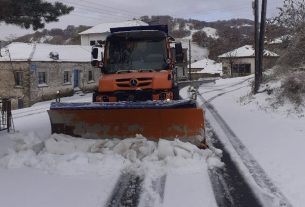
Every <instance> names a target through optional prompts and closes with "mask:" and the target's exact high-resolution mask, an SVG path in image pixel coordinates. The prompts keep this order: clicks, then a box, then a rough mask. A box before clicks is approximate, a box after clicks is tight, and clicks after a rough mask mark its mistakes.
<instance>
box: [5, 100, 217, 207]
mask: <svg viewBox="0 0 305 207" xmlns="http://www.w3.org/2000/svg"><path fill="white" fill-rule="evenodd" d="M91 95H92V94H87V95H86V96H78V95H75V96H73V97H68V98H63V99H62V101H67V102H77V101H82V102H86V101H88V102H89V101H90V100H91ZM49 105H50V101H48V102H42V103H38V104H35V105H34V106H33V107H30V108H26V109H20V110H15V111H13V117H14V123H15V128H16V130H17V131H16V132H15V133H10V134H6V132H1V133H0V183H1V188H0V200H1V205H3V206H7V207H10V206H12V207H15V206H25V207H36V206H37V207H38V206H39V207H40V206H45V207H49V206H50V207H51V206H52V207H53V206H65V207H69V206H71V207H81V206H88V207H90V206H92V207H93V206H94V207H95V206H104V205H105V204H106V203H107V202H108V199H109V198H110V196H111V193H112V191H113V189H114V187H115V185H116V183H117V181H118V179H119V177H120V175H121V174H122V173H124V172H131V173H133V174H136V175H139V176H141V177H142V178H143V179H144V181H143V186H142V192H141V195H140V204H139V206H171V205H174V206H185V204H187V203H189V204H190V205H191V206H196V205H197V204H200V205H202V206H207V207H214V206H215V207H216V206H217V204H216V201H215V198H214V195H213V191H212V187H211V183H210V180H209V176H208V169H209V168H211V167H221V166H220V165H219V163H221V162H220V160H219V158H218V155H216V154H215V153H214V152H213V151H211V150H200V149H198V148H197V147H196V146H194V145H192V144H190V143H184V142H181V141H179V140H178V139H177V140H174V141H168V140H162V139H161V140H160V141H159V142H153V141H149V140H147V139H146V138H144V137H142V136H141V135H138V136H137V137H134V138H129V139H124V140H120V139H111V140H88V139H81V138H74V137H70V136H67V135H58V134H53V135H51V134H50V126H49V121H48V116H47V113H46V110H47V109H48V107H49ZM215 159H216V160H217V159H218V160H219V161H218V163H217V162H215ZM163 178H164V179H163ZM162 180H164V182H163V184H162V182H161V181H162ZM162 185H164V186H165V187H164V190H162V187H160V186H162ZM158 186H159V187H158ZM162 191H163V192H164V193H162ZM11 195H14V196H11ZM173 197H175V199H174V200H173V199H172V198H173Z"/></svg>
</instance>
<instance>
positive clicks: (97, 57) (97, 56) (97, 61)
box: [91, 47, 104, 68]
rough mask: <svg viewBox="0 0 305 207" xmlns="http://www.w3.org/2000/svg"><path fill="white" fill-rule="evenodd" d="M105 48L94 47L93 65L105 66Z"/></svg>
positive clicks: (92, 53)
mask: <svg viewBox="0 0 305 207" xmlns="http://www.w3.org/2000/svg"><path fill="white" fill-rule="evenodd" d="M103 56H104V53H103V50H102V48H101V47H92V51H91V65H92V66H93V67H95V68H102V67H103Z"/></svg>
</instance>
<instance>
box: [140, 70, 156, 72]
mask: <svg viewBox="0 0 305 207" xmlns="http://www.w3.org/2000/svg"><path fill="white" fill-rule="evenodd" d="M138 72H156V70H154V69H148V70H144V69H141V70H138Z"/></svg>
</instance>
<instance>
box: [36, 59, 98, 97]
mask: <svg viewBox="0 0 305 207" xmlns="http://www.w3.org/2000/svg"><path fill="white" fill-rule="evenodd" d="M31 67H32V68H33V70H32V78H31V100H32V101H33V102H38V101H44V100H49V99H54V98H55V97H56V93H57V91H60V94H61V96H69V95H72V94H73V92H74V90H82V91H93V90H94V89H95V88H96V87H97V84H98V80H99V77H100V75H101V73H100V70H99V69H96V68H93V67H92V66H91V64H90V63H72V62H35V63H32V65H31ZM65 71H66V72H68V81H66V82H64V73H65ZM75 71H78V72H77V73H76V72H75ZM89 71H92V72H93V80H89ZM40 72H45V74H46V83H42V84H41V83H40V84H39V73H40ZM76 76H78V78H77V77H76ZM75 79H77V80H78V83H77V84H75V81H76V80H75Z"/></svg>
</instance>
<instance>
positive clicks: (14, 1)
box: [0, 0, 74, 30]
mask: <svg viewBox="0 0 305 207" xmlns="http://www.w3.org/2000/svg"><path fill="white" fill-rule="evenodd" d="M73 9H74V8H73V7H70V6H67V5H64V4H63V3H60V2H55V3H54V4H52V3H49V2H45V1H42V0H0V22H5V23H7V24H15V25H18V26H20V27H22V28H26V29H28V28H30V27H31V26H32V27H33V29H34V30H37V29H41V28H44V26H45V23H49V22H56V21H58V17H60V16H63V15H66V14H69V13H70V12H71V11H72V10H73Z"/></svg>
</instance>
